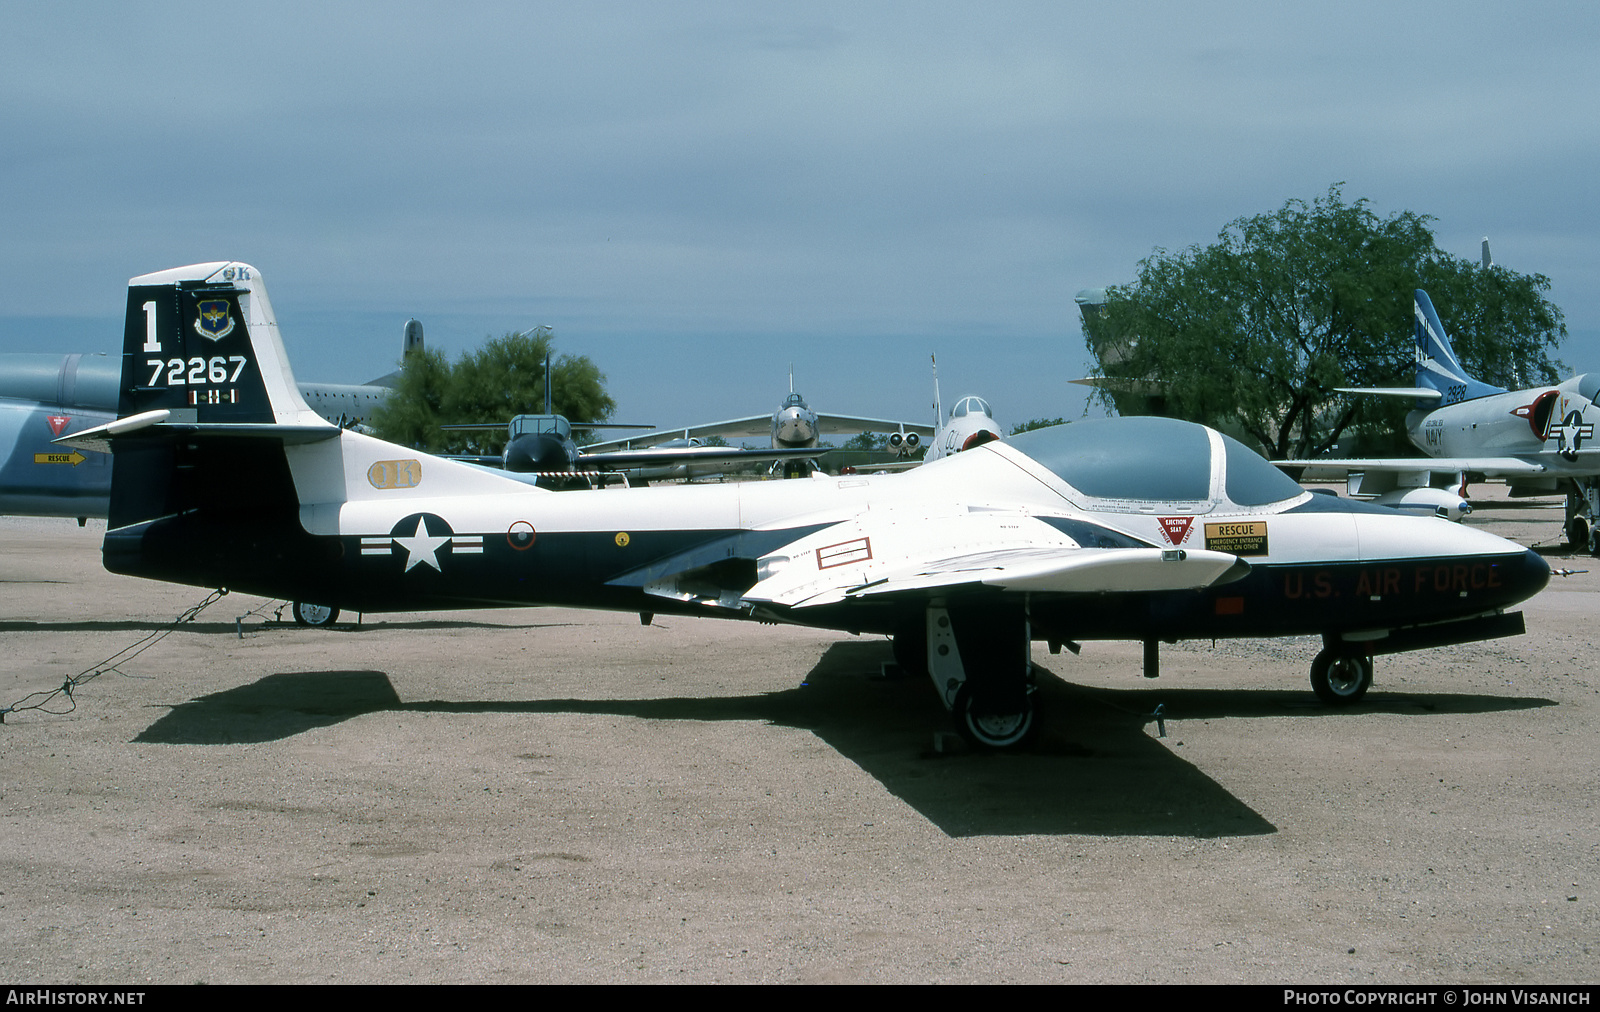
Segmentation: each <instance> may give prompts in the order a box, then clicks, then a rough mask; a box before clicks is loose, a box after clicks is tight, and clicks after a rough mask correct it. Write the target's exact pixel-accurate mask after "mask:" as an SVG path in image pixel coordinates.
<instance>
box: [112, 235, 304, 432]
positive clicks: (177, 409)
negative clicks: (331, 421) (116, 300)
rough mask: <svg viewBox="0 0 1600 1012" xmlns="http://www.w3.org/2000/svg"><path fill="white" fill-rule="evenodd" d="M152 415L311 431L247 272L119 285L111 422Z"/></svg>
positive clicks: (231, 266)
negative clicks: (124, 291) (117, 376)
mask: <svg viewBox="0 0 1600 1012" xmlns="http://www.w3.org/2000/svg"><path fill="white" fill-rule="evenodd" d="M158 408H165V409H168V410H170V411H171V412H172V417H173V418H174V419H175V420H185V421H192V422H198V423H205V424H210V423H224V424H227V423H234V424H240V423H243V424H263V423H274V422H276V423H278V424H281V425H316V424H318V423H319V421H320V419H319V416H318V415H317V414H316V413H315V412H313V411H312V410H311V409H310V408H309V407H307V406H306V403H305V400H304V399H303V398H302V397H301V396H300V391H299V388H298V387H297V386H296V385H295V381H294V375H293V373H291V372H290V370H289V360H288V356H287V355H286V354H285V353H284V349H283V341H282V339H281V338H280V337H279V335H278V323H277V320H276V318H275V317H274V316H273V313H272V304H271V302H269V301H268V300H267V289H266V286H265V285H264V284H263V283H262V280H261V275H260V274H259V273H258V272H257V271H256V269H255V268H253V267H251V266H250V265H248V264H241V263H234V262H217V263H208V264H194V265H192V266H189V267H177V268H174V269H172V270H167V271H160V272H158V273H155V274H145V275H142V276H140V277H137V278H133V279H132V280H130V281H129V282H128V315H127V323H126V327H125V329H124V332H123V345H122V390H121V393H120V396H119V400H118V404H117V414H118V415H119V416H121V417H127V416H128V415H134V414H140V413H142V412H146V411H152V410H155V409H158Z"/></svg>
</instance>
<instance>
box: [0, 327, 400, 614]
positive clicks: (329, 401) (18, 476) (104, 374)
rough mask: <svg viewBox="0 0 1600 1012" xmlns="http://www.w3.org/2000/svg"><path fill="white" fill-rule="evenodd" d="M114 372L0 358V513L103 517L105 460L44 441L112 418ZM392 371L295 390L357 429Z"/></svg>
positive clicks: (98, 363) (73, 362) (73, 359)
mask: <svg viewBox="0 0 1600 1012" xmlns="http://www.w3.org/2000/svg"><path fill="white" fill-rule="evenodd" d="M422 340H423V337H422V324H421V323H419V322H418V321H416V320H407V321H406V325H405V332H404V346H403V354H409V353H410V352H411V350H412V349H413V348H421V347H422ZM192 366H193V363H185V364H184V368H185V369H190V368H191V367H192ZM121 372H122V362H121V360H120V359H115V358H109V357H107V356H106V355H103V354H101V355H42V354H10V355H0V453H3V454H4V456H3V457H0V514H4V515H7V516H37V517H77V518H78V524H79V525H80V526H82V525H83V524H84V522H85V521H86V520H87V519H88V518H89V517H104V516H105V515H106V509H107V503H108V500H109V497H110V494H111V468H110V466H109V463H110V462H109V460H108V459H107V458H106V457H105V456H104V455H103V454H92V455H89V456H85V455H84V454H81V453H78V452H77V451H62V449H61V448H60V447H58V446H52V445H51V444H50V440H51V439H53V438H55V437H57V436H62V435H67V434H70V433H73V432H78V431H81V430H83V429H88V428H93V427H94V426H97V425H104V424H105V423H106V422H109V421H112V420H114V419H115V418H116V417H117V398H118V392H117V387H118V380H119V378H120V376H121ZM398 376H399V374H398V373H390V374H388V375H387V376H381V377H379V378H378V379H375V380H373V381H372V382H371V383H367V384H349V383H305V384H301V385H300V387H299V390H300V394H301V396H303V397H304V398H305V400H306V403H307V404H309V405H310V406H311V409H312V410H313V411H315V412H316V413H317V414H319V415H321V416H322V417H323V418H326V419H327V420H328V421H330V422H332V423H333V424H335V425H340V426H346V427H350V428H362V427H363V426H364V424H365V422H366V421H367V419H368V418H369V417H370V416H371V413H372V410H373V409H374V408H376V407H377V406H378V405H379V404H381V403H383V399H384V398H385V397H387V396H388V394H389V390H390V388H392V387H393V386H394V384H395V381H396V380H397V378H398ZM186 378H187V377H186ZM296 614H297V615H298V614H299V611H298V610H297V611H296Z"/></svg>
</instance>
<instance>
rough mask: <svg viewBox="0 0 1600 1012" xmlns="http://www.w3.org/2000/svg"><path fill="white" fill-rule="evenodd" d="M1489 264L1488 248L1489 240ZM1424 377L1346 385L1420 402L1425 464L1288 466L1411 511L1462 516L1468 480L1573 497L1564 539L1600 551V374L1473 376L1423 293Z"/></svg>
mask: <svg viewBox="0 0 1600 1012" xmlns="http://www.w3.org/2000/svg"><path fill="white" fill-rule="evenodd" d="M1484 245H1485V250H1484V261H1485V263H1486V264H1487V263H1488V256H1489V254H1488V249H1487V246H1488V241H1487V240H1485V241H1484ZM1414 308H1415V327H1414V330H1413V336H1414V339H1415V341H1416V347H1417V374H1416V386H1414V387H1381V388H1375V389H1362V388H1342V389H1341V390H1340V392H1341V393H1347V394H1370V395H1376V396H1383V397H1404V398H1408V399H1411V400H1414V401H1415V402H1416V410H1414V411H1412V412H1411V413H1410V414H1408V415H1407V416H1406V436H1407V438H1409V439H1410V440H1411V442H1412V443H1413V444H1415V445H1416V447H1417V448H1418V449H1420V450H1421V451H1422V452H1423V453H1425V454H1427V455H1428V456H1427V457H1381V458H1368V459H1358V458H1343V459H1341V458H1317V459H1315V460H1284V461H1278V462H1277V463H1278V464H1279V465H1280V466H1283V467H1310V468H1317V469H1320V470H1332V471H1343V472H1348V473H1349V476H1350V477H1349V490H1350V494H1351V495H1355V496H1367V497H1375V501H1376V502H1379V503H1382V504H1385V505H1391V506H1396V507H1399V508H1403V509H1413V510H1420V511H1423V512H1428V513H1433V512H1438V513H1440V514H1441V515H1444V516H1448V517H1450V518H1451V519H1460V518H1461V517H1462V516H1464V515H1466V514H1467V513H1470V512H1471V507H1470V506H1468V505H1467V503H1466V500H1465V498H1464V496H1465V495H1466V485H1467V483H1468V482H1470V481H1482V480H1485V479H1491V478H1493V479H1503V480H1505V481H1506V482H1508V483H1509V484H1510V486H1511V494H1512V495H1514V496H1538V495H1556V494H1561V493H1565V495H1566V497H1567V519H1566V525H1565V532H1566V536H1567V541H1568V543H1569V544H1570V545H1572V546H1573V547H1574V548H1580V549H1583V548H1586V549H1588V551H1589V552H1590V553H1591V554H1600V538H1597V536H1596V532H1595V525H1596V518H1597V517H1600V481H1597V480H1596V479H1597V478H1600V443H1596V442H1595V439H1594V437H1595V425H1596V423H1597V422H1600V407H1597V406H1596V404H1595V398H1596V396H1597V395H1600V373H1585V374H1583V375H1580V376H1574V377H1572V378H1571V379H1569V380H1566V381H1565V382H1562V383H1559V384H1557V385H1555V386H1547V387H1534V388H1532V389H1528V390H1513V391H1507V390H1506V389H1504V388H1503V387H1497V386H1493V385H1491V384H1488V383H1484V382H1481V381H1479V380H1476V379H1473V378H1472V377H1471V376H1469V375H1467V371H1466V370H1465V369H1464V368H1462V366H1461V362H1460V360H1459V359H1457V358H1456V353H1455V349H1454V348H1452V347H1451V346H1450V339H1449V338H1448V337H1446V336H1445V332H1444V325H1443V324H1441V323H1440V322H1439V314H1438V313H1436V312H1435V311H1434V308H1433V301H1432V300H1431V299H1429V298H1428V293H1427V292H1425V291H1422V290H1421V289H1420V288H1419V289H1417V291H1416V292H1415V303H1414Z"/></svg>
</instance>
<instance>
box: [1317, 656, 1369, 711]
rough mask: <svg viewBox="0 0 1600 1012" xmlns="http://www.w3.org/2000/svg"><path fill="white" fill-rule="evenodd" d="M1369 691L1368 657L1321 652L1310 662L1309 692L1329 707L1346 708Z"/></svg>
mask: <svg viewBox="0 0 1600 1012" xmlns="http://www.w3.org/2000/svg"><path fill="white" fill-rule="evenodd" d="M1370 688H1372V658H1370V657H1362V656H1361V655H1360V654H1343V653H1336V652H1334V651H1332V650H1324V651H1322V652H1321V653H1319V654H1317V657H1316V659H1315V660H1313V661H1312V662H1311V691H1312V692H1315V693H1316V694H1317V698H1318V699H1320V700H1322V701H1323V702H1324V703H1327V704H1328V705H1329V706H1349V705H1350V704H1352V703H1354V702H1356V701H1358V700H1359V699H1360V698H1361V697H1362V696H1365V695H1366V694H1367V690H1368V689H1370Z"/></svg>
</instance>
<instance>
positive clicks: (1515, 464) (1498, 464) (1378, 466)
mask: <svg viewBox="0 0 1600 1012" xmlns="http://www.w3.org/2000/svg"><path fill="white" fill-rule="evenodd" d="M1273 463H1274V464H1276V465H1277V466H1278V467H1284V468H1288V467H1303V468H1317V469H1320V470H1324V471H1390V472H1396V473H1407V474H1413V473H1414V474H1420V473H1423V472H1432V473H1435V474H1459V473H1462V472H1470V473H1472V474H1481V475H1483V476H1484V477H1485V478H1515V477H1526V476H1530V475H1540V474H1545V473H1547V472H1548V471H1549V468H1548V467H1546V466H1545V465H1543V464H1541V463H1539V462H1537V461H1533V460H1527V459H1525V458H1522V457H1373V458H1365V459H1364V458H1359V457H1319V458H1316V459H1314V460H1274V461H1273Z"/></svg>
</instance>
